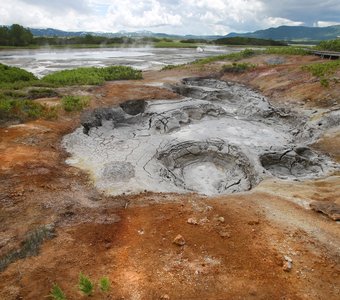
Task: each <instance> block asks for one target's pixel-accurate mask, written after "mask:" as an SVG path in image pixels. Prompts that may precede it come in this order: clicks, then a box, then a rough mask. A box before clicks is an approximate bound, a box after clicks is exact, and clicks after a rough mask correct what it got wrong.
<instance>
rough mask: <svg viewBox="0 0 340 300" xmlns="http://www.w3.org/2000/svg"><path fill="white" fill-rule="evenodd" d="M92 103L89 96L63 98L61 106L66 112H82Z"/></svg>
mask: <svg viewBox="0 0 340 300" xmlns="http://www.w3.org/2000/svg"><path fill="white" fill-rule="evenodd" d="M89 102H90V98H89V97H87V96H64V97H63V98H61V106H62V108H63V109H64V110H65V111H68V112H71V111H81V110H82V109H83V108H84V107H86V106H87V105H88V104H89Z"/></svg>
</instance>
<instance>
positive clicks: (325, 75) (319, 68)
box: [302, 60, 340, 87]
mask: <svg viewBox="0 0 340 300" xmlns="http://www.w3.org/2000/svg"><path fill="white" fill-rule="evenodd" d="M302 70H304V71H307V72H310V73H311V74H312V75H313V76H315V77H318V78H319V79H320V84H321V85H322V86H323V87H328V86H329V77H330V76H331V75H333V74H334V73H335V72H336V71H338V70H340V60H335V61H328V62H322V63H315V64H310V65H307V66H303V67H302Z"/></svg>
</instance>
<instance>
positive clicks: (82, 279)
mask: <svg viewBox="0 0 340 300" xmlns="http://www.w3.org/2000/svg"><path fill="white" fill-rule="evenodd" d="M78 286H79V290H80V291H81V292H83V293H84V294H85V295H87V296H90V295H91V294H92V292H93V283H92V282H91V280H90V278H88V277H87V276H85V275H84V274H83V273H80V274H79V283H78Z"/></svg>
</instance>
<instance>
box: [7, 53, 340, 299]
mask: <svg viewBox="0 0 340 300" xmlns="http://www.w3.org/2000/svg"><path fill="white" fill-rule="evenodd" d="M272 58H273V57H271V56H258V57H254V58H251V59H249V60H247V61H250V62H252V63H256V64H257V65H258V67H257V68H256V69H254V70H251V71H248V72H246V73H244V74H225V75H224V76H223V77H222V79H223V80H232V81H236V82H241V83H244V84H246V85H248V86H250V87H252V88H255V89H257V90H258V91H260V92H262V93H263V94H264V95H266V96H268V97H269V100H270V102H271V103H272V104H273V105H277V106H286V107H292V108H295V109H300V110H307V109H313V110H316V111H317V114H321V115H322V114H323V113H324V112H325V111H328V110H335V109H339V100H340V98H339V95H340V85H339V84H338V83H332V84H331V86H330V87H329V88H323V87H322V86H321V85H320V83H319V81H318V80H317V79H316V78H314V77H312V76H311V75H310V74H308V73H306V72H304V71H302V70H301V65H303V64H307V63H310V62H312V61H316V60H318V59H317V58H315V57H300V56H299V57H294V56H292V57H283V58H282V61H281V63H280V64H275V65H272V64H270V63H268V59H269V60H270V59H272ZM274 58H275V59H276V57H274ZM221 64H222V63H214V64H212V65H210V66H205V67H197V66H196V67H195V66H189V67H186V68H183V69H174V70H168V71H160V72H145V73H144V79H143V80H141V81H131V82H126V81H122V82H110V83H107V84H105V85H104V86H102V87H98V88H83V89H81V90H80V89H74V90H73V91H72V92H74V93H79V92H82V93H84V92H86V93H88V94H90V95H92V102H91V108H95V107H107V106H111V105H116V104H118V103H122V102H124V101H127V100H142V99H144V100H152V99H176V98H178V97H179V95H177V94H175V93H173V92H171V91H170V90H169V89H167V88H164V87H163V83H176V82H178V81H179V80H180V79H182V78H185V77H190V76H207V75H209V74H212V73H216V72H217V71H218V70H219V69H220V66H221ZM338 75H339V74H338ZM41 101H45V102H46V101H47V102H48V101H49V100H46V99H45V100H41ZM53 101H54V102H53ZM58 101H59V100H58V99H54V100H52V102H53V103H57V102H58ZM79 124H80V120H79V114H77V113H74V114H61V115H60V116H59V118H58V120H55V121H45V120H37V121H34V122H29V123H26V124H20V125H12V126H8V127H5V128H1V129H0V139H1V140H0V157H1V159H0V170H1V173H0V205H1V212H0V220H1V223H0V229H1V233H0V257H1V268H2V269H3V270H2V272H1V273H0V279H1V280H0V299H6V300H7V299H13V300H14V299H45V296H47V295H48V294H49V292H50V289H51V287H52V285H53V284H54V283H58V285H59V286H60V287H61V288H62V289H63V291H64V292H65V293H66V295H67V296H68V298H67V299H85V298H87V297H85V296H83V295H82V294H81V293H80V292H79V291H78V288H77V281H78V276H79V273H80V272H83V273H85V274H87V275H88V276H89V277H90V278H91V279H92V280H93V281H94V282H95V283H96V288H95V292H94V293H93V296H92V297H91V298H92V299H339V295H340V251H339V249H340V229H339V223H338V222H336V221H335V220H333V219H337V218H338V217H337V216H338V214H339V205H340V189H339V186H340V176H339V174H338V173H334V174H331V175H330V176H327V177H323V178H320V179H315V180H307V181H287V180H280V179H277V178H270V179H266V180H264V181H262V182H261V183H260V184H259V185H258V186H257V187H256V188H254V189H253V190H251V191H249V192H244V193H238V194H233V195H228V196H218V197H210V198H209V197H203V196H199V195H197V194H194V193H190V194H171V193H170V194H169V193H168V194H162V193H151V192H145V193H141V194H138V195H120V196H116V197H110V196H105V195H103V194H100V193H99V192H98V191H97V190H96V189H95V188H94V186H93V184H92V182H91V180H90V179H89V177H88V176H87V174H85V173H84V172H82V171H80V170H79V169H76V168H74V167H71V166H68V165H67V164H66V163H65V160H66V158H67V156H68V154H67V153H66V152H65V151H64V149H63V148H62V147H61V140H62V137H63V136H64V135H65V134H67V133H70V132H72V131H73V130H74V129H76V128H77V127H79ZM312 147H313V148H314V149H315V150H317V151H322V152H323V153H325V154H327V155H329V156H330V157H332V158H333V159H334V160H335V161H337V162H340V154H339V149H340V135H339V127H335V128H332V129H329V130H326V131H325V132H324V133H322V134H321V135H320V138H319V139H318V140H317V142H316V143H314V144H313V145H312ZM313 203H317V204H318V205H319V208H320V205H323V210H324V211H326V212H328V213H329V212H330V210H329V209H328V210H327V207H328V208H329V207H332V208H333V211H332V214H331V216H332V217H333V219H332V218H330V217H329V216H327V215H326V214H323V213H319V212H316V211H314V210H312V209H311V206H310V204H313ZM325 207H326V208H325ZM178 235H181V236H182V237H183V238H184V241H185V243H184V245H177V244H175V243H174V242H173V241H174V239H175V238H176V236H178ZM40 244H41V245H40ZM102 276H108V277H109V279H110V281H111V289H110V291H109V292H108V293H103V292H101V291H100V290H99V288H98V286H97V282H98V280H99V279H100V278H101V277H102Z"/></svg>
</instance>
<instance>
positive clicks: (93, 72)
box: [42, 66, 142, 86]
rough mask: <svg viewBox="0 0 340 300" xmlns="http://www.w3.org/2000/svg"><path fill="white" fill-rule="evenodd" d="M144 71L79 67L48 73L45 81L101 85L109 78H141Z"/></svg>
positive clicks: (127, 68) (121, 67)
mask: <svg viewBox="0 0 340 300" xmlns="http://www.w3.org/2000/svg"><path fill="white" fill-rule="evenodd" d="M141 78H142V72H141V71H138V70H135V69H132V68H131V67H125V66H111V67H105V68H96V67H89V68H78V69H73V70H63V71H58V72H54V73H52V74H49V75H46V76H45V77H43V78H42V81H43V82H47V83H50V84H55V85H59V86H70V85H99V84H102V83H104V81H109V80H126V79H141Z"/></svg>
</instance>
